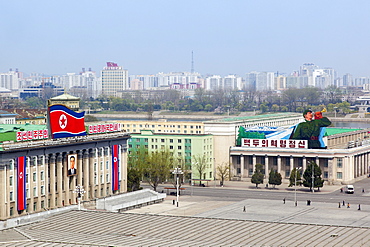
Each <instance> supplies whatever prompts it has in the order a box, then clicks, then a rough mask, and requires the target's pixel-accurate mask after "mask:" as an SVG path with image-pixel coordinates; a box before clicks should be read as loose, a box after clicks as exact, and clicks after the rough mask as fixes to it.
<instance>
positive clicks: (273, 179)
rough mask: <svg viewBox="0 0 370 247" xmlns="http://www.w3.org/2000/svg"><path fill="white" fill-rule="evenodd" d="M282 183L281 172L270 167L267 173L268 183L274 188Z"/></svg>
mask: <svg viewBox="0 0 370 247" xmlns="http://www.w3.org/2000/svg"><path fill="white" fill-rule="evenodd" d="M281 183H282V177H281V174H280V173H278V172H277V171H275V170H274V169H272V168H271V170H270V173H269V184H272V185H273V186H274V188H275V186H276V185H280V184H281Z"/></svg>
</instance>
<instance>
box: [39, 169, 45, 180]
mask: <svg viewBox="0 0 370 247" xmlns="http://www.w3.org/2000/svg"><path fill="white" fill-rule="evenodd" d="M40 177H41V181H44V179H45V175H44V171H41V172H40Z"/></svg>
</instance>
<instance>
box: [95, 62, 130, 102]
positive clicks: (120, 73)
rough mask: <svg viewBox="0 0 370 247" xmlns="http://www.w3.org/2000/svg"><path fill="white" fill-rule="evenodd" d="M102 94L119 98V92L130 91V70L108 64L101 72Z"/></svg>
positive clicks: (114, 64)
mask: <svg viewBox="0 0 370 247" xmlns="http://www.w3.org/2000/svg"><path fill="white" fill-rule="evenodd" d="M101 83H102V94H103V95H105V96H114V97H117V92H119V91H123V90H128V89H129V85H128V70H126V69H123V68H122V67H121V66H118V65H117V64H116V63H111V62H108V63H107V66H106V67H104V69H103V70H102V71H101Z"/></svg>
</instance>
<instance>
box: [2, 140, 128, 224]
mask: <svg viewBox="0 0 370 247" xmlns="http://www.w3.org/2000/svg"><path fill="white" fill-rule="evenodd" d="M128 138H129V135H127V134H124V133H112V134H109V133H106V134H103V135H100V136H99V135H92V136H87V137H85V138H81V137H79V138H76V139H74V138H66V139H58V140H42V141H32V143H31V142H30V143H15V144H7V145H5V144H3V145H2V149H3V151H1V152H0V177H1V178H2V179H1V180H0V191H1V194H2V196H0V220H5V219H8V218H12V217H17V216H21V215H26V214H28V213H35V212H41V211H45V210H49V209H55V208H59V207H64V206H68V205H74V204H77V195H78V193H75V192H76V186H78V185H81V186H83V189H84V191H86V192H85V193H83V194H82V201H83V202H89V201H92V200H94V199H97V198H104V197H106V196H110V195H113V194H120V193H124V192H126V191H127V140H128ZM113 145H118V147H119V155H118V156H119V157H118V159H119V160H120V165H119V168H118V169H119V171H118V174H119V175H118V177H119V189H118V190H113V189H112V176H113V175H112V169H113V168H112V162H113V161H112V146H113ZM71 155H74V156H75V158H76V171H77V172H76V173H75V174H74V175H69V172H68V168H70V167H69V163H68V162H69V161H68V160H69V158H70V156H71ZM21 156H23V157H26V187H25V189H26V192H25V197H26V198H25V199H26V209H25V210H21V211H18V210H17V203H19V202H18V201H17V198H18V197H17V196H18V195H17V193H18V189H17V176H19V174H18V173H17V169H18V167H17V157H21Z"/></svg>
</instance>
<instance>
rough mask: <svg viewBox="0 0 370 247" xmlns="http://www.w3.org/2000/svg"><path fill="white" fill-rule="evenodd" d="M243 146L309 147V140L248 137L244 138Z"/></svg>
mask: <svg viewBox="0 0 370 247" xmlns="http://www.w3.org/2000/svg"><path fill="white" fill-rule="evenodd" d="M241 146H242V147H256V148H298V149H307V148H308V141H307V140H285V139H247V138H242V145H241Z"/></svg>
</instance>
